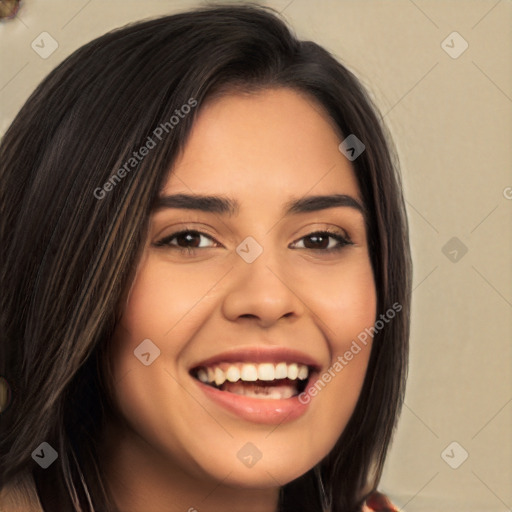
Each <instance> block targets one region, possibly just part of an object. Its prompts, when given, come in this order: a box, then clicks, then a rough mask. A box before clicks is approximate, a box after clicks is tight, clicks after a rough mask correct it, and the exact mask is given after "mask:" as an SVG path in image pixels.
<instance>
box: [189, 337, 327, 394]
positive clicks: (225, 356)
mask: <svg viewBox="0 0 512 512" xmlns="http://www.w3.org/2000/svg"><path fill="white" fill-rule="evenodd" d="M218 363H289V364H291V363H298V364H304V365H306V366H309V367H310V368H312V369H313V370H319V369H320V367H321V365H320V363H319V362H318V361H316V360H315V359H313V358H312V357H311V356H309V355H308V354H304V353H303V352H300V351H298V350H294V349H289V348H284V347H269V346H266V347H261V346H260V347H246V348H238V349H234V350H228V351H226V352H222V353H220V354H217V355H215V356H212V357H210V358H208V359H205V360H203V361H199V362H197V363H195V364H193V365H192V366H191V367H190V368H189V370H192V369H194V368H198V367H199V366H210V365H213V364H218ZM258 400H259V399H258Z"/></svg>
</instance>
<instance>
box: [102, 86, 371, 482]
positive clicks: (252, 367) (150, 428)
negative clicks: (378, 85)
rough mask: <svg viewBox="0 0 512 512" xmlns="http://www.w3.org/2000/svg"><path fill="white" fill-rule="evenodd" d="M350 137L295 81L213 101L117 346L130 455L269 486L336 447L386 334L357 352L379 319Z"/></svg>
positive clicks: (172, 183)
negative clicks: (344, 144)
mask: <svg viewBox="0 0 512 512" xmlns="http://www.w3.org/2000/svg"><path fill="white" fill-rule="evenodd" d="M340 142H341V139H340V137H339V135H338V134H337V133H336V132H335V130H334V129H333V126H332V125H331V123H330V122H329V120H328V118H327V116H326V114H325V113H324V112H323V110H322V109H321V108H320V107H319V106H318V105H317V104H316V103H314V102H313V100H311V99H310V98H308V97H305V96H303V95H300V94H298V93H297V92H294V91H292V90H289V89H273V90H266V91H263V92H259V93H257V94H252V95H248V94H236V95H230V96H224V97H222V98H220V99H216V100H215V101H213V102H210V103H209V104H208V105H206V106H204V107H203V108H202V110H201V112H200V114H199V117H198V118H197V121H196V122H195V124H194V127H193V129H192V132H191V135H190V138H189V139H188V142H187V145H186V147H185V150H184V152H183V153H182V155H181V156H180V158H179V159H178V160H177V161H176V163H175V166H174V167H173V170H172V172H171V174H170V176H169V178H168V180H167V182H166V183H165V185H164V187H163V190H162V192H161V194H160V197H161V200H160V201H159V203H158V208H157V209H156V210H155V211H154V213H153V215H152V217H151V221H150V229H149V236H148V240H147V245H146V247H145V250H144V254H143V256H142V258H141V260H140V263H139V267H138V270H137V275H136V278H135V280H134V282H133V284H132V288H131V290H130V294H129V296H128V299H127V303H126V307H125V309H124V313H123V316H122V319H121V321H120V322H119V324H118V326H117V329H116V333H115V336H114V340H113V359H112V364H113V370H114V382H115V384H114V401H115V402H116V404H117V407H118V409H119V412H120V415H121V417H122V418H123V421H124V422H125V423H124V428H125V430H124V431H122V433H121V434H120V436H119V439H121V441H119V446H120V448H119V450H120V452H122V453H124V455H123V457H124V458H123V457H119V460H123V461H125V463H128V461H131V462H132V463H134V461H137V464H138V468H139V470H140V468H141V467H142V466H141V465H143V467H144V471H146V472H148V473H151V472H154V473H155V475H156V473H157V469H155V468H158V471H159V473H158V474H159V475H162V474H163V473H165V472H167V474H169V475H170V474H173V473H174V474H180V475H188V476H189V477H190V481H191V482H192V481H194V480H195V481H197V482H199V481H213V480H224V483H225V484H227V485H232V486H238V487H243V488H251V487H252V488H256V487H269V488H270V487H276V486H279V484H281V485H283V484H285V483H287V482H289V481H291V480H293V479H295V478H297V477H299V476H300V475H301V474H303V473H305V472H306V471H307V470H309V469H310V468H311V467H313V466H314V465H315V464H316V463H317V462H319V461H320V460H321V459H322V458H323V457H324V456H325V455H326V454H327V453H328V452H329V451H330V450H331V449H332V447H333V445H334V443H335V442H336V440H337V439H338V438H339V436H340V434H341V433H342V431H343V429H344V428H345V426H346V424H347V422H348V420H349V418H350V416H351V414H352V412H353V410H354V407H355V405H356V402H357V399H358V396H359V393H360V390H361V386H362V383H363V380H364V376H365V372H366V368H367V363H368V358H369V355H370V349H371V345H370V343H368V344H367V345H366V346H363V345H361V344H359V345H360V351H358V352H357V353H355V352H356V351H355V350H353V351H352V352H351V353H352V354H353V356H352V357H350V358H348V357H345V354H346V353H347V351H349V352H350V348H351V346H352V347H353V340H356V339H357V336H358V334H359V333H360V332H362V331H364V329H365V328H368V327H371V326H373V324H374V321H375V315H376V291H375V284H374V280H373V273H372V268H371V263H370V259H369V254H368V241H367V239H366V232H365V222H364V216H363V213H362V211H361V209H360V208H359V205H362V199H361V196H360V192H359V188H358V185H357V181H356V178H355V176H354V171H353V168H352V166H351V164H350V162H349V161H348V160H347V159H346V158H345V157H344V156H343V154H342V153H341V152H340V151H339V149H338V145H339V144H340ZM169 196H177V197H169ZM185 196H196V197H195V198H191V197H185ZM197 196H216V199H209V200H204V199H203V200H197V199H198V197H197ZM320 196H329V197H324V198H323V199H322V198H320ZM313 197H314V198H316V199H311V198H313ZM177 233H178V234H177ZM143 340H151V342H149V341H145V342H144V343H143V345H141V343H142V342H143ZM139 346H140V348H138V347H139ZM155 347H157V349H156V348H155ZM157 350H159V351H160V352H159V355H158V357H156V359H155V356H156V355H157V353H158V352H157ZM134 351H135V353H136V354H139V356H140V359H141V360H142V361H143V362H144V363H146V364H143V362H141V360H139V359H138V358H137V357H136V356H135V355H134ZM340 357H341V358H342V360H343V361H344V362H341V360H340V359H339V358H340ZM336 363H338V364H337V365H336ZM329 369H330V371H328V370H329ZM326 372H327V374H329V375H330V376H331V378H330V379H328V378H325V379H324V381H323V382H322V384H323V385H322V386H319V385H318V382H317V381H318V379H320V380H322V379H321V377H322V376H324V377H325V375H326ZM255 379H257V380H255ZM327 380H330V382H327V383H326V381H327ZM315 383H316V384H317V392H316V393H315V392H312V393H309V392H308V391H311V390H312V388H313V387H314V386H315ZM304 389H306V393H307V396H308V397H309V398H310V400H309V401H308V403H307V404H304V403H302V402H306V400H299V399H298V397H297V393H298V392H300V391H302V390H304ZM120 432H121V431H120ZM248 443H249V444H248ZM258 457H261V458H260V459H259V460H258ZM155 478H157V476H155Z"/></svg>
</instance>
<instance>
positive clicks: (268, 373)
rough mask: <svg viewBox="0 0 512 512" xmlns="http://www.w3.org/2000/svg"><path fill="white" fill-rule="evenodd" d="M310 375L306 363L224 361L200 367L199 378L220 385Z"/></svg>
mask: <svg viewBox="0 0 512 512" xmlns="http://www.w3.org/2000/svg"><path fill="white" fill-rule="evenodd" d="M308 376H309V368H308V367H307V366H306V365H304V364H297V363H290V364H289V363H277V364H274V363H260V364H254V363H233V364H226V363H222V364H219V365H213V366H208V367H207V368H204V367H202V368H199V370H198V371H197V378H198V379H199V380H200V381H201V382H209V383H210V382H215V384H216V385H217V386H220V385H221V384H223V383H224V382H225V381H228V382H238V381H239V380H241V381H244V382H254V381H256V380H266V381H271V380H276V379H286V378H288V379H290V380H296V379H299V380H306V379H307V378H308Z"/></svg>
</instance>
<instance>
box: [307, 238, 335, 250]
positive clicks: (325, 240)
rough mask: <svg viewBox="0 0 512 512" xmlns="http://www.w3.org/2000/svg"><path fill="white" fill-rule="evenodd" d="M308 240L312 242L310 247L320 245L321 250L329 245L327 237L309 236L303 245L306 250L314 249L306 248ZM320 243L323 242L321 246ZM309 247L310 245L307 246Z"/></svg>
mask: <svg viewBox="0 0 512 512" xmlns="http://www.w3.org/2000/svg"><path fill="white" fill-rule="evenodd" d="M308 239H309V240H312V241H313V244H312V245H314V246H315V245H319V244H320V245H321V247H322V248H326V247H327V246H328V245H329V237H327V236H325V235H310V236H308V237H307V238H306V242H305V243H304V245H305V246H306V247H307V248H308V249H312V248H314V247H308V243H307V240H308ZM321 241H323V242H324V243H323V244H322V243H321ZM325 242H327V244H325ZM309 245H311V244H309Z"/></svg>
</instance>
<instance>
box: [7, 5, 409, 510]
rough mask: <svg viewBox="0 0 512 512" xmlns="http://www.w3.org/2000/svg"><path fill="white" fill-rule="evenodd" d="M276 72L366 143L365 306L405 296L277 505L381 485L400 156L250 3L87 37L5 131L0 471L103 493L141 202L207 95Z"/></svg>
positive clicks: (54, 500) (397, 269)
mask: <svg viewBox="0 0 512 512" xmlns="http://www.w3.org/2000/svg"><path fill="white" fill-rule="evenodd" d="M272 88H288V89H292V90H294V91H296V92H298V93H301V94H306V95H307V96H308V97H309V98H311V99H312V100H313V101H315V102H317V104H319V105H321V106H322V107H323V109H324V111H325V112H326V113H327V114H328V116H329V118H330V119H331V121H333V122H334V125H335V126H336V127H337V128H338V129H339V132H340V133H341V134H343V135H344V136H345V137H346V136H348V135H349V134H355V135H356V136H357V137H358V138H359V139H360V140H361V141H362V142H363V143H364V144H365V146H366V150H365V151H364V152H363V153H362V154H361V155H360V156H359V157H358V158H357V159H356V160H354V161H353V162H352V165H353V168H354V171H355V175H356V178H357V182H358V185H359V187H360V191H361V195H362V199H363V202H364V205H365V208H366V211H367V219H366V229H367V237H368V241H369V255H370V260H371V265H372V269H373V274H374V278H375V286H376V290H377V317H379V315H381V314H384V313H385V312H386V311H387V310H388V309H389V308H390V307H391V306H392V304H394V303H398V304H400V305H401V306H402V309H401V312H400V314H397V315H396V317H395V318H394V319H393V321H392V322H389V323H388V324H387V325H386V327H385V328H384V329H382V330H380V331H378V332H377V333H376V334H375V337H374V340H373V346H372V350H371V354H370V359H369V363H368V369H367V374H366V377H365V381H364V384H363V387H362V390H361V394H360V397H359V399H358V402H357V404H356V407H355V410H354V412H353V414H352V416H351V418H350V421H349V422H348V424H347V426H346V428H345V429H344V431H343V432H342V434H341V436H340V438H339V439H338V441H337V443H336V444H335V446H334V447H333V449H332V450H331V452H330V453H329V454H328V455H327V456H326V457H325V459H324V460H322V461H320V462H319V463H318V464H317V466H315V468H312V469H311V470H310V471H308V472H307V473H306V474H304V475H302V476H301V477H299V478H298V479H297V480H295V481H293V482H291V483H289V484H287V485H285V486H283V488H282V489H281V492H280V503H279V506H280V511H288V510H289V511H292V510H293V511H294V512H299V511H303V510H304V511H305V510H307V511H308V512H311V511H317V510H318V511H320V510H329V511H331V512H355V511H356V510H359V509H360V507H361V505H362V503H363V501H364V499H366V497H367V496H368V495H369V494H370V493H371V492H372V491H374V490H375V489H376V487H377V484H378V482H379V479H380V476H381V472H382V468H383V464H384V460H385V456H386V453H387V450H388V447H389V444H390V441H391V439H392V435H393V432H394V428H395V426H396V421H397V418H398V415H399V412H400V409H401V405H402V402H403V395H404V388H405V381H406V373H407V355H408V338H409V322H410V298H411V273H412V266H411V261H410V248H409V238H408V225H407V217H406V214H405V207H404V200H403V197H402V185H401V180H400V175H399V171H398V159H397V157H396V152H395V150H394V148H393V145H392V143H391V139H390V137H389V135H388V132H387V130H386V128H385V126H384V125H383V123H382V119H381V117H380V115H379V114H378V110H377V109H376V107H375V106H374V104H373V102H372V100H371V99H370V97H369V94H368V93H367V92H366V91H365V90H364V88H363V86H362V85H361V84H360V82H359V80H358V79H357V78H356V77H355V75H354V74H353V73H352V72H350V71H349V70H348V69H347V68H346V67H345V66H343V65H342V64H341V63H340V62H339V61H338V60H337V59H336V58H334V57H333V56H332V55H331V54H330V53H329V52H328V51H326V50H325V49H323V48H322V47H320V46H319V45H317V44H315V43H314V42H311V41H301V40H298V39H297V38H296V37H295V36H294V35H293V33H292V32H291V31H290V29H289V28H288V27H287V25H286V24H285V23H284V22H283V21H282V20H281V19H280V18H279V17H278V16H277V14H276V13H275V12H274V11H273V10H272V9H270V8H264V7H261V6H257V5H251V4H245V5H229V6H228V5H214V6H208V7H202V8H198V9H195V10H192V11H187V12H183V13H179V14H175V15H171V16H164V17H160V18H157V19H151V20H148V21H142V22H137V23H134V24H130V25H128V26H125V27H122V28H120V29H116V30H114V31H112V32H109V33H107V34H105V35H103V36H101V37H99V38H97V39H95V40H93V41H92V42H90V43H88V44H86V45H84V46H82V47H81V48H79V49H78V50H76V51H75V52H74V53H73V54H72V55H71V56H69V57H68V58H67V59H65V60H64V61H63V62H62V63H61V64H60V65H59V66H58V67H57V68H56V69H54V70H53V71H52V72H51V73H50V74H49V75H48V76H47V77H46V78H45V79H44V80H43V81H42V82H41V84H40V85H39V86H38V87H37V89H36V90H35V91H34V93H33V94H32V95H31V96H30V98H29V99H28V100H27V102H26V103H25V105H24V106H23V108H22V109H21V110H20V112H19V113H18V115H17V116H16V118H15V120H14V121H13V123H12V124H11V125H10V127H9V129H8V130H7V132H6V134H5V136H4V137H3V140H2V143H1V147H0V171H1V175H0V179H1V183H2V187H1V192H0V194H1V195H0V198H1V203H0V204H1V208H2V215H1V217H2V230H1V242H0V248H1V249H0V250H1V256H2V262H3V266H2V270H1V281H0V285H1V289H2V294H1V295H2V296H1V301H2V307H1V315H2V316H1V326H0V327H1V328H0V333H1V337H2V338H1V342H0V375H3V376H4V378H5V379H6V381H7V382H8V383H9V385H10V387H11V403H10V405H9V406H8V407H7V408H6V409H5V410H4V411H3V412H2V413H1V415H0V421H1V436H0V488H2V487H3V486H5V485H6V484H7V483H8V482H11V481H15V480H16V478H17V476H19V475H20V474H22V473H24V472H28V473H31V474H32V476H33V478H34V482H35V485H36V487H37V490H38V493H39V496H40V498H41V503H42V504H43V506H44V508H45V509H46V508H47V509H48V510H74V511H75V510H76V511H89V510H91V511H92V510H94V511H102V512H103V511H110V510H114V509H113V508H112V507H113V505H112V501H111V499H110V498H109V496H108V492H107V490H106V489H105V488H104V485H103V475H102V471H101V465H100V461H99V460H98V456H97V455H98V454H97V450H96V448H97V446H98V445H99V440H100V437H101V434H102V431H103V430H102V429H103V427H104V425H105V421H106V418H107V412H108V411H109V407H110V405H109V402H108V401H109V398H108V393H107V392H106V390H107V388H108V382H107V368H106V363H105V361H106V360H107V354H108V346H109V340H110V338H111V336H112V333H113V331H114V328H115V326H116V322H117V320H118V318H119V309H120V305H121V304H122V303H123V298H124V297H125V294H126V293H127V290H128V289H129V286H130V284H131V281H132V279H133V276H134V269H135V268H136V265H137V263H138V261H139V258H140V256H141V251H142V249H143V246H144V241H145V235H146V230H147V225H148V219H149V215H150V211H151V206H152V203H153V201H154V200H155V198H156V197H157V194H158V192H159V191H160V189H161V187H162V186H163V184H164V183H165V180H166V179H167V177H168V176H169V172H172V164H173V162H174V161H175V160H176V158H177V155H178V154H179V152H180V151H182V150H183V148H184V146H185V143H186V141H187V137H188V136H189V134H190V131H191V127H192V126H193V124H194V120H195V119H196V118H197V115H198V114H199V112H200V111H201V107H202V106H203V105H205V103H206V102H208V101H211V100H212V99H213V98H214V97H219V96H221V95H229V94H233V93H235V92H248V93H257V92H258V91H263V90H267V89H272ZM191 99H193V100H195V101H197V107H196V108H194V109H191V111H190V113H189V114H188V115H186V116H183V118H182V119H180V121H179V123H178V124H177V125H176V126H174V127H173V129H172V133H170V130H169V134H166V135H165V136H164V137H163V138H162V140H161V141H159V142H158V143H157V144H156V147H154V149H152V150H151V151H150V152H149V154H148V155H147V156H145V157H144V158H143V159H142V161H140V162H137V167H136V169H134V170H132V171H131V172H130V173H129V174H128V175H126V176H125V177H124V178H123V180H122V181H121V182H119V183H116V184H115V186H112V187H110V190H109V192H108V193H105V192H102V193H101V198H100V199H98V196H99V195H100V194H98V193H94V191H95V190H98V187H100V188H101V187H103V185H104V184H105V183H106V182H108V181H109V180H111V183H112V179H113V178H112V177H113V176H114V174H115V173H116V172H117V170H118V169H120V168H121V167H122V166H123V164H126V162H127V161H129V160H130V158H131V157H132V155H133V152H134V151H136V150H138V149H139V148H140V147H141V145H142V144H143V143H144V142H145V141H146V140H147V138H148V137H149V136H151V134H152V133H153V132H154V130H155V128H156V127H158V126H160V125H161V123H163V122H164V121H167V120H169V119H170V118H171V116H172V115H174V111H175V109H177V108H178V109H179V108H180V107H181V106H182V105H186V104H188V102H189V101H190V100H191ZM170 169H171V171H170ZM105 190H107V187H105ZM41 441H47V442H48V443H49V444H50V445H52V446H53V447H54V448H55V449H56V451H57V452H58V454H59V457H58V459H57V461H56V462H55V463H54V464H52V465H51V466H50V467H49V468H48V469H45V470H42V469H40V468H39V467H38V466H36V464H34V462H33V461H32V460H31V453H32V451H33V450H34V449H35V448H36V446H37V445H39V444H40V442H41ZM321 494H323V495H324V502H325V503H324V504H322V503H321V499H320V495H321ZM322 506H324V507H325V508H324V509H322Z"/></svg>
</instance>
